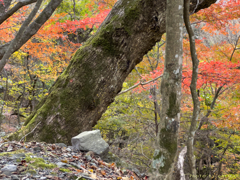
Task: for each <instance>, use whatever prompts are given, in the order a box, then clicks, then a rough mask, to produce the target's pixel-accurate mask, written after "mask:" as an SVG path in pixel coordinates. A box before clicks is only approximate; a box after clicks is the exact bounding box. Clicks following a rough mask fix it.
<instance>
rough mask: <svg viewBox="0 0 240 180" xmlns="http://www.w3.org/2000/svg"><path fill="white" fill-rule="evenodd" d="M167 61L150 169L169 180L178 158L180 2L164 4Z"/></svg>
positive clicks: (181, 0) (181, 22)
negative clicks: (156, 139) (159, 120)
mask: <svg viewBox="0 0 240 180" xmlns="http://www.w3.org/2000/svg"><path fill="white" fill-rule="evenodd" d="M166 33H167V34H166V42H167V44H166V50H165V52H166V57H165V64H164V73H163V77H162V82H161V96H162V102H161V104H162V105H161V122H160V128H159V133H158V136H159V137H158V143H157V147H156V150H155V155H154V161H153V168H155V172H154V175H155V178H153V179H159V180H164V179H166V180H172V179H173V178H172V172H173V168H174V163H175V160H176V157H177V142H178V127H179V121H180V102H181V84H182V83H181V81H182V59H183V58H182V55H183V54H182V53H183V48H182V40H183V0H167V13H166Z"/></svg>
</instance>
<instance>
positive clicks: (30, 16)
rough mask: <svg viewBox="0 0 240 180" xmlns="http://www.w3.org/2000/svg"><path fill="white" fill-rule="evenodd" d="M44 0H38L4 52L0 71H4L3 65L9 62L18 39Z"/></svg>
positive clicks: (0, 62)
mask: <svg viewBox="0 0 240 180" xmlns="http://www.w3.org/2000/svg"><path fill="white" fill-rule="evenodd" d="M42 1H43V0H38V1H37V3H36V5H35V7H34V9H33V10H32V12H31V13H30V15H29V16H28V17H27V19H26V20H25V21H24V23H23V24H22V26H21V28H20V30H19V31H18V33H17V35H16V36H15V38H14V40H13V41H12V42H11V44H10V46H9V47H8V50H7V51H6V53H5V54H4V56H3V58H2V59H1V61H0V72H1V71H2V69H3V67H4V66H5V64H6V63H7V60H8V58H9V57H10V56H11V55H12V53H13V52H14V49H15V45H16V44H17V43H18V41H19V40H20V39H21V37H22V35H23V33H24V31H25V29H26V28H27V27H28V25H29V24H30V22H31V21H32V20H33V18H34V17H35V16H36V14H37V12H38V10H39V8H40V6H41V4H42Z"/></svg>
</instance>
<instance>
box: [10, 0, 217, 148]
mask: <svg viewBox="0 0 240 180" xmlns="http://www.w3.org/2000/svg"><path fill="white" fill-rule="evenodd" d="M215 1H216V0H205V1H203V2H204V3H202V4H204V5H203V6H201V7H199V8H198V9H197V10H200V9H201V8H206V7H208V6H209V5H211V4H212V3H214V2H215ZM205 2H207V3H205ZM194 5H195V1H193V3H192V6H191V9H194V8H195V7H194ZM165 9H166V1H165V0H131V1H129V0H118V1H117V3H116V4H115V5H114V7H113V9H112V11H111V12H110V14H109V15H108V17H107V18H106V19H105V21H104V22H103V23H102V25H101V27H100V28H99V30H98V31H97V33H96V35H95V36H93V37H92V38H90V39H89V40H88V41H87V42H86V43H85V44H84V45H83V46H82V47H81V48H80V49H78V50H77V51H76V53H75V54H74V55H73V57H72V59H71V62H70V64H69V66H68V67H67V69H66V70H65V71H64V72H63V74H62V75H61V76H59V78H58V79H57V80H56V82H55V84H54V85H53V86H52V87H51V89H50V90H49V95H48V96H47V97H46V98H45V99H44V100H42V101H41V102H40V103H39V104H38V106H37V107H36V108H35V109H36V110H35V111H34V112H33V113H32V114H31V115H30V116H29V117H28V119H27V121H26V123H25V127H23V128H22V129H21V130H20V131H18V132H16V133H14V134H12V135H11V136H10V137H9V139H16V140H19V139H21V138H22V137H23V136H24V135H26V134H28V133H29V132H31V133H30V134H28V135H27V136H26V140H36V141H45V142H49V143H55V142H64V143H67V144H70V142H71V138H72V137H73V136H75V135H77V134H79V133H80V132H83V131H85V130H91V128H92V127H93V126H94V125H95V124H96V123H97V121H98V120H99V119H100V117H101V115H102V114H103V113H104V112H105V110H106V109H107V107H108V106H109V105H110V104H111V103H112V102H113V101H114V98H115V96H116V95H117V94H118V93H119V92H120V91H121V89H122V83H123V82H124V80H125V78H126V77H127V75H128V74H129V73H130V72H131V71H132V69H133V68H134V67H135V65H136V64H138V63H139V62H141V60H142V57H143V56H144V55H145V54H146V53H147V52H148V51H149V50H150V49H151V48H152V47H153V46H154V45H155V43H156V42H158V41H159V40H160V39H161V36H162V35H163V33H164V32H165V28H166V27H165Z"/></svg>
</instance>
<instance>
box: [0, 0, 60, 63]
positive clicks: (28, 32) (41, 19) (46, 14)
mask: <svg viewBox="0 0 240 180" xmlns="http://www.w3.org/2000/svg"><path fill="white" fill-rule="evenodd" d="M62 1H63V0H51V2H49V3H48V5H47V6H46V8H45V9H44V10H43V11H42V13H41V14H40V15H39V16H38V17H37V18H36V19H35V20H34V21H33V22H32V23H31V24H30V25H29V26H28V27H27V28H26V29H25V31H24V33H23V35H22V37H21V39H20V40H19V41H18V43H17V44H16V45H15V46H14V49H12V52H15V51H17V50H18V49H20V48H21V47H22V46H23V45H24V44H25V43H26V42H27V41H28V40H29V39H30V38H31V37H32V36H33V35H34V34H36V33H37V31H38V30H39V29H40V28H41V26H42V25H43V24H44V23H45V22H46V21H47V20H48V19H49V18H50V17H51V15H52V14H53V12H54V11H55V9H56V8H57V7H58V5H59V4H60V3H61V2H62ZM11 42H12V41H11ZM11 42H8V43H7V44H4V45H3V46H0V58H1V59H2V58H3V56H4V54H5V53H6V50H7V49H8V46H9V45H10V44H11ZM0 62H1V61H0Z"/></svg>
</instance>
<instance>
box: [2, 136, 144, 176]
mask: <svg viewBox="0 0 240 180" xmlns="http://www.w3.org/2000/svg"><path fill="white" fill-rule="evenodd" d="M0 170H1V171H0V179H3V180H33V179H34V180H35V179H41V180H44V179H50V180H71V179H78V180H81V179H82V180H83V179H90V180H92V179H101V180H102V179H123V180H133V179H136V180H138V179H147V177H139V176H138V175H137V174H136V173H135V172H133V171H130V170H121V169H120V168H118V167H117V166H116V164H115V163H106V162H104V161H103V160H102V159H101V158H100V157H99V156H96V155H94V153H93V152H91V151H90V152H81V151H73V150H72V147H71V146H66V145H65V144H63V143H58V144H46V143H44V142H41V143H40V142H16V141H11V142H4V141H3V140H2V139H0Z"/></svg>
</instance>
